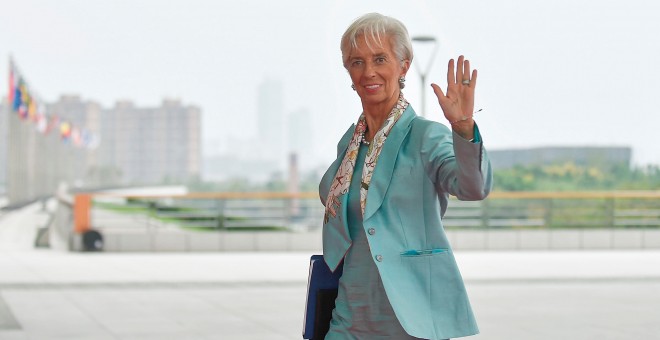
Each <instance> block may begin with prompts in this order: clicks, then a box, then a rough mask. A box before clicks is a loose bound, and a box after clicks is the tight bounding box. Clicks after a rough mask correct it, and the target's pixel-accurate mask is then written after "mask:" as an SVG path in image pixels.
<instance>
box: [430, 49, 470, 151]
mask: <svg viewBox="0 0 660 340" xmlns="http://www.w3.org/2000/svg"><path fill="white" fill-rule="evenodd" d="M455 72H456V73H454V59H451V60H449V66H448V68H447V94H446V95H445V93H444V92H442V89H441V88H440V86H438V85H437V84H431V87H433V92H435V95H436V96H437V97H438V102H439V103H440V107H441V108H442V112H443V113H444V115H445V118H446V119H447V120H448V121H449V123H450V124H451V126H452V129H453V130H454V131H455V132H456V133H458V134H460V135H461V136H463V137H465V138H466V139H471V138H473V137H474V136H473V135H474V132H473V129H474V120H473V119H472V115H473V113H474V89H475V87H476V86H477V70H473V71H472V75H471V76H470V61H468V60H465V58H464V57H463V56H459V57H458V65H456V71H455Z"/></svg>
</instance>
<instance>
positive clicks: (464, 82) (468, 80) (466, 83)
mask: <svg viewBox="0 0 660 340" xmlns="http://www.w3.org/2000/svg"><path fill="white" fill-rule="evenodd" d="M462 83H463V85H470V79H463V82H462Z"/></svg>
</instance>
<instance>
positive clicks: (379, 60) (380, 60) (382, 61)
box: [376, 57, 385, 64]
mask: <svg viewBox="0 0 660 340" xmlns="http://www.w3.org/2000/svg"><path fill="white" fill-rule="evenodd" d="M376 63H378V64H383V63H385V57H378V58H376Z"/></svg>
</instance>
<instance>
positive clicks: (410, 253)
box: [401, 248, 449, 257]
mask: <svg viewBox="0 0 660 340" xmlns="http://www.w3.org/2000/svg"><path fill="white" fill-rule="evenodd" d="M447 252H449V249H448V248H431V249H419V250H418V249H410V250H406V251H402V252H401V256H402V257H420V256H435V255H442V254H447Z"/></svg>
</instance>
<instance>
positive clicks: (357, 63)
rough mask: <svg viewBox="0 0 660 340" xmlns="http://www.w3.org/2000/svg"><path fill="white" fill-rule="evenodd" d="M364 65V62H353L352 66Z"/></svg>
mask: <svg viewBox="0 0 660 340" xmlns="http://www.w3.org/2000/svg"><path fill="white" fill-rule="evenodd" d="M360 65H362V60H353V63H352V64H351V66H360Z"/></svg>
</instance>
